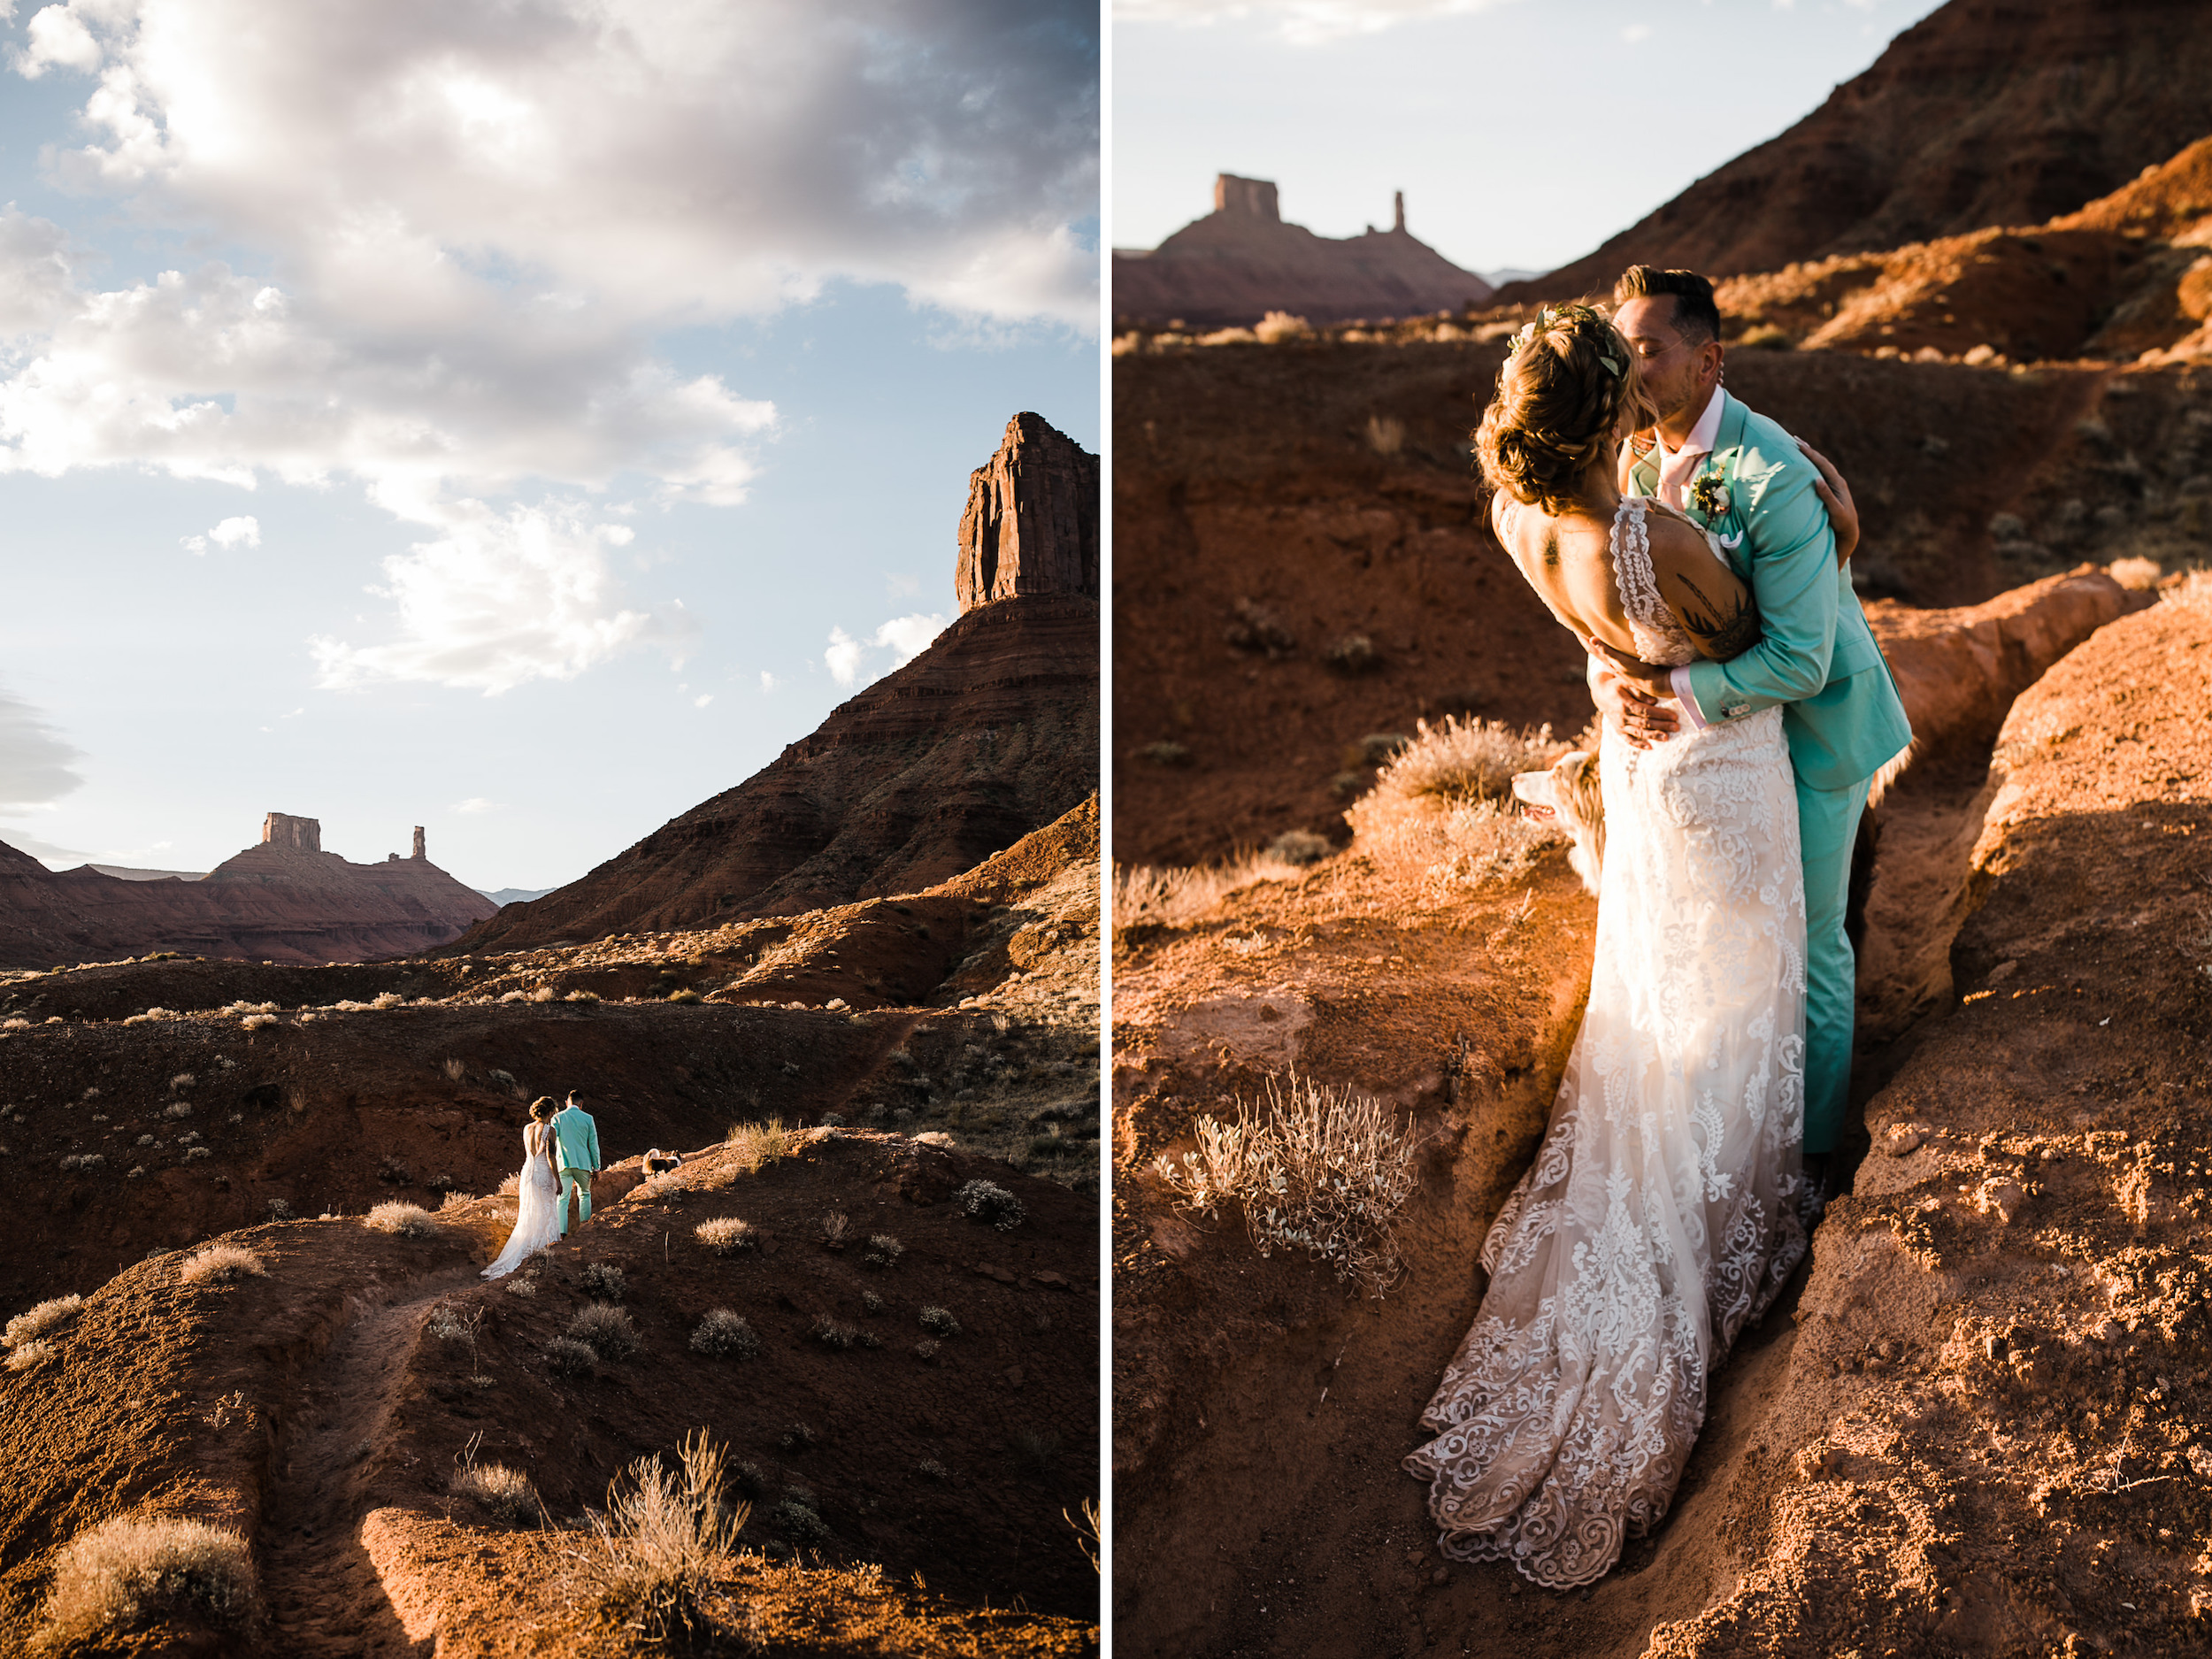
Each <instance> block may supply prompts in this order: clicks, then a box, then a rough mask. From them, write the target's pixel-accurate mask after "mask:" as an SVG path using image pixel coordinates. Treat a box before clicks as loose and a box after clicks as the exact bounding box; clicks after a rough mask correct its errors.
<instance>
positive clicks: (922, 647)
mask: <svg viewBox="0 0 2212 1659" xmlns="http://www.w3.org/2000/svg"><path fill="white" fill-rule="evenodd" d="M946 621H947V618H943V617H926V616H922V615H920V614H918V613H917V614H916V615H913V616H910V617H894V618H892V619H891V620H890V621H888V622H887V623H885V624H883V626H880V627H879V628H878V629H877V630H876V631H875V634H874V636H873V637H872V638H871V639H868V640H865V641H863V640H856V639H855V638H854V637H853V636H852V635H851V634H848V633H846V632H845V630H844V629H842V628H832V629H831V630H830V643H829V649H827V650H826V651H825V652H823V653H822V660H823V661H824V662H826V663H827V664H829V671H830V678H831V679H833V680H835V681H836V682H837V683H838V684H839V685H841V686H844V687H851V686H853V685H856V684H857V683H858V681H859V679H860V670H861V665H862V663H863V661H864V658H865V657H867V656H868V654H869V653H870V652H871V651H879V650H889V651H891V652H893V653H895V656H896V657H897V660H896V661H895V662H892V663H890V664H887V665H886V666H884V667H882V668H871V669H870V670H869V673H868V678H869V679H870V680H875V679H877V678H879V676H881V675H883V674H887V673H888V672H891V670H892V669H895V668H903V667H905V666H906V665H907V664H909V663H910V662H912V661H913V660H914V659H915V658H916V657H919V656H920V655H921V654H922V653H923V652H924V651H926V650H927V649H929V646H930V641H933V640H934V639H935V638H936V637H937V636H938V635H939V634H942V633H943V632H944V631H945V625H946ZM761 680H762V681H763V684H764V686H765V684H766V681H767V680H768V676H767V675H765V674H763V675H762V676H761Z"/></svg>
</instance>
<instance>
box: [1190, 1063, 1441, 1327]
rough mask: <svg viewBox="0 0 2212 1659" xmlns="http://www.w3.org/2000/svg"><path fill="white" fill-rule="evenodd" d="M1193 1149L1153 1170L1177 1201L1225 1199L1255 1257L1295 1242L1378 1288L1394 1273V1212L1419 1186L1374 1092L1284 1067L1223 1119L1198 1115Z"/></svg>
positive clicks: (1412, 1149)
mask: <svg viewBox="0 0 2212 1659" xmlns="http://www.w3.org/2000/svg"><path fill="white" fill-rule="evenodd" d="M1193 1127H1194V1133H1195V1134H1196V1136H1197V1141H1198V1147H1197V1149H1196V1150H1195V1151H1192V1152H1186V1153H1184V1154H1183V1156H1181V1158H1180V1159H1177V1158H1173V1157H1169V1156H1160V1157H1158V1158H1156V1159H1155V1160H1154V1161H1153V1165H1152V1167H1153V1170H1154V1172H1155V1173H1156V1174H1157V1175H1158V1176H1159V1178H1160V1179H1162V1180H1163V1181H1164V1182H1165V1183H1166V1184H1167V1185H1168V1186H1170V1187H1172V1188H1174V1189H1175V1191H1176V1192H1178V1193H1179V1194H1181V1195H1182V1206H1183V1208H1185V1209H1187V1210H1203V1211H1204V1212H1206V1213H1207V1214H1209V1215H1211V1214H1213V1213H1215V1212H1216V1211H1217V1210H1219V1209H1220V1208H1221V1206H1222V1205H1224V1204H1226V1203H1231V1202H1234V1203H1236V1204H1237V1205H1239V1206H1240V1208H1241V1209H1242V1210H1243V1211H1244V1225H1245V1229H1246V1231H1247V1232H1248V1233H1250V1234H1251V1238H1252V1243H1253V1246H1254V1248H1256V1249H1257V1250H1258V1251H1259V1253H1260V1254H1261V1255H1262V1256H1269V1255H1272V1254H1273V1253H1274V1252H1275V1251H1276V1250H1279V1249H1301V1250H1303V1251H1305V1253H1306V1254H1307V1256H1309V1257H1310V1258H1311V1259H1312V1260H1315V1261H1325V1262H1327V1263H1330V1264H1331V1265H1333V1267H1334V1268H1335V1269H1336V1276H1337V1278H1339V1279H1350V1280H1355V1281H1356V1282H1357V1283H1358V1284H1359V1285H1360V1286H1362V1287H1363V1289H1365V1290H1366V1291H1367V1292H1368V1293H1369V1294H1371V1295H1376V1296H1380V1295H1381V1294H1383V1293H1384V1292H1385V1291H1386V1290H1387V1289H1389V1287H1390V1286H1391V1285H1392V1284H1394V1282H1396V1279H1397V1278H1398V1274H1399V1271H1400V1261H1399V1256H1398V1246H1397V1240H1396V1236H1395V1221H1396V1217H1397V1214H1398V1212H1399V1210H1402V1209H1403V1208H1404V1207H1405V1203H1406V1201H1407V1200H1408V1199H1409V1198H1410V1197H1412V1196H1413V1193H1414V1189H1415V1188H1416V1187H1418V1186H1419V1185H1420V1174H1419V1171H1417V1169H1416V1168H1415V1164H1414V1159H1415V1155H1416V1153H1417V1151H1418V1149H1419V1147H1420V1142H1419V1141H1417V1140H1416V1139H1415V1138H1414V1136H1413V1135H1412V1134H1411V1133H1409V1131H1407V1130H1405V1129H1402V1128H1401V1127H1400V1126H1399V1125H1398V1122H1397V1120H1396V1118H1395V1116H1394V1114H1393V1113H1392V1112H1391V1111H1390V1110H1389V1109H1387V1108H1386V1107H1385V1106H1384V1105H1383V1104H1382V1102H1380V1101H1378V1100H1373V1099H1371V1098H1370V1097H1368V1096H1366V1095H1362V1094H1354V1093H1353V1092H1352V1091H1351V1090H1350V1089H1348V1088H1344V1087H1334V1088H1332V1087H1325V1086H1324V1085H1321V1084H1318V1083H1316V1082H1315V1081H1314V1080H1313V1079H1310V1078H1307V1079H1300V1078H1299V1077H1297V1076H1296V1074H1292V1075H1291V1076H1290V1077H1289V1078H1288V1079H1286V1080H1284V1081H1281V1082H1279V1081H1278V1080H1277V1079H1269V1081H1268V1085H1267V1092H1266V1094H1265V1096H1264V1098H1263V1102H1262V1103H1261V1105H1260V1107H1259V1108H1258V1109H1257V1110H1251V1109H1248V1108H1247V1107H1246V1106H1245V1104H1244V1102H1242V1101H1239V1102H1237V1117H1236V1121H1235V1122H1234V1123H1224V1122H1222V1121H1221V1120H1220V1119H1218V1118H1198V1119H1197V1120H1196V1121H1195V1123H1194V1125H1193Z"/></svg>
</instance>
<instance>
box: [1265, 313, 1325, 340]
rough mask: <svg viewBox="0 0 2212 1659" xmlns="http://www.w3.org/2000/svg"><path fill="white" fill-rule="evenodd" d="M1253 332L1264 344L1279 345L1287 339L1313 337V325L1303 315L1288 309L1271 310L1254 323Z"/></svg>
mask: <svg viewBox="0 0 2212 1659" xmlns="http://www.w3.org/2000/svg"><path fill="white" fill-rule="evenodd" d="M1252 333H1253V334H1254V335H1255V336H1256V337H1257V339H1258V340H1259V342H1260V343H1261V344H1263V345H1269V346H1272V345H1278V344H1279V343H1281V342H1283V341H1286V340H1305V339H1310V338H1311V336H1312V334H1313V326H1312V325H1311V324H1310V323H1309V322H1307V321H1306V319H1304V318H1302V317H1294V316H1292V315H1291V314H1290V313H1289V312H1288V311H1270V312H1268V313H1267V315H1266V316H1264V317H1263V318H1261V319H1259V321H1257V322H1256V323H1254V324H1253V325H1252Z"/></svg>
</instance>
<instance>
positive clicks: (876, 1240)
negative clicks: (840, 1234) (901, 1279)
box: [860, 1233, 906, 1267]
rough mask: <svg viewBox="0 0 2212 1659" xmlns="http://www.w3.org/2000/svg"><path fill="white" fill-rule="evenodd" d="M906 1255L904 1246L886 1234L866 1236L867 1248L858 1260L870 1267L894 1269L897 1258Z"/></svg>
mask: <svg viewBox="0 0 2212 1659" xmlns="http://www.w3.org/2000/svg"><path fill="white" fill-rule="evenodd" d="M905 1254H906V1246H904V1245H903V1244H901V1243H900V1242H899V1241H898V1240H896V1239H895V1238H893V1237H892V1236H891V1235H890V1234H889V1233H870V1234H869V1235H868V1248H867V1249H866V1250H865V1251H864V1252H863V1253H862V1255H861V1257H860V1259H861V1260H862V1261H863V1262H864V1263H866V1264H867V1265H868V1266H870V1267H896V1266H897V1265H898V1262H899V1257H901V1256H904V1255H905Z"/></svg>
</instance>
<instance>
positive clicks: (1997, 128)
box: [1117, 0, 2212, 302]
mask: <svg viewBox="0 0 2212 1659" xmlns="http://www.w3.org/2000/svg"><path fill="white" fill-rule="evenodd" d="M2208 132H2212V12H2208V11H2207V10H2206V9H2205V8H2204V7H2203V6H2200V5H2197V4H2192V3H2191V0H2056V3H2055V4H2025V3H2024V0H1952V3H1951V4H1948V5H1947V6H1945V7H1943V8H1942V9H1941V10H1940V11H1939V12H1935V13H1934V14H1932V16H1930V17H1928V18H1926V19H1923V20H1922V21H1921V22H1919V23H1917V24H1916V25H1915V26H1914V27H1911V28H1909V29H1907V30H1906V31H1905V32H1904V33H1903V34H1901V35H1899V36H1898V37H1897V38H1896V39H1895V40H1894V41H1893V42H1891V43H1890V46H1889V49H1888V50H1886V51H1885V52H1884V53H1883V54H1882V56H1881V57H1880V58H1878V59H1877V60H1876V61H1875V64H1874V65H1873V67H1872V68H1870V69H1869V70H1867V72H1866V73H1863V74H1862V75H1860V76H1858V77H1856V78H1855V79H1854V80H1851V81H1846V82H1845V83H1844V84H1843V85H1841V86H1839V87H1838V88H1836V89H1835V91H1834V92H1833V93H1832V95H1830V96H1829V98H1828V101H1827V102H1826V103H1824V104H1822V105H1821V106H1820V108H1819V109H1817V110H1816V111H1813V113H1812V114H1810V115H1809V116H1807V117H1806V118H1805V119H1803V120H1801V121H1800V122H1799V123H1798V124H1797V125H1796V126H1794V127H1791V128H1790V129H1789V130H1788V131H1787V132H1786V133H1784V134H1781V135H1780V136H1779V137H1778V138H1775V139H1772V140H1770V141H1769V142H1766V143H1764V144H1762V145H1760V146H1759V147H1758V148H1757V149H1755V150H1748V151H1747V152H1745V153H1744V154H1743V155H1741V156H1739V157H1737V158H1736V159H1735V160H1733V161H1732V162H1730V163H1729V164H1728V165H1726V166H1724V167H1722V168H1721V169H1719V170H1718V171H1717V172H1716V173H1709V174H1707V175H1706V176H1705V177H1704V178H1702V179H1701V180H1698V181H1697V182H1696V183H1695V184H1694V185H1692V186H1691V187H1690V188H1688V189H1687V190H1685V191H1684V192H1683V193H1682V194H1681V195H1680V196H1676V197H1675V198H1674V199H1673V200H1672V201H1671V202H1669V203H1667V204H1665V205H1664V206H1663V207H1661V208H1660V209H1659V210H1658V211H1655V212H1654V213H1652V214H1651V215H1650V216H1649V217H1648V218H1647V219H1643V220H1642V221H1640V223H1638V224H1636V225H1635V226H1632V227H1631V228H1629V229H1628V230H1625V231H1624V232H1622V233H1621V234H1619V235H1617V236H1615V237H1614V238H1612V239H1611V240H1610V241H1609V242H1606V243H1605V244H1604V245H1603V246H1602V247H1601V248H1599V249H1598V250H1596V251H1595V252H1594V253H1591V254H1589V255H1588V256H1586V257H1584V258H1581V259H1578V260H1576V261H1575V262H1574V263H1573V264H1572V265H1565V266H1563V267H1562V268H1561V269H1559V270H1556V271H1554V272H1552V273H1549V274H1548V275H1546V276H1543V277H1540V278H1536V279H1534V280H1531V281H1528V282H1525V283H1513V284H1509V286H1508V287H1507V288H1503V289H1502V290H1501V291H1500V295H1499V297H1500V299H1501V300H1503V301H1507V302H1517V301H1520V300H1525V299H1535V298H1539V297H1542V298H1555V297H1560V296H1571V295H1579V294H1583V293H1591V292H1604V291H1606V290H1607V289H1608V288H1609V287H1610V285H1611V283H1612V281H1613V279H1614V278H1615V277H1616V276H1617V275H1618V274H1619V273H1620V272H1621V270H1622V269H1623V267H1624V266H1626V265H1632V264H1637V263H1639V262H1641V263H1647V264H1653V265H1676V266H1680V265H1686V266H1689V267H1692V268H1694V269H1696V270H1700V271H1704V272H1707V273H1710V274H1712V275H1715V276H1724V275H1733V274H1735V273H1740V272H1747V271H1773V270H1778V269H1779V268H1780V267H1782V266H1784V265H1788V264H1790V263H1792V262H1793V261H1801V260H1817V259H1823V258H1825V257H1828V256H1830V255H1834V254H1847V253H1857V252H1862V251H1865V250H1875V249H1888V248H1896V247H1900V246H1901V245H1903V244H1905V243H1907V242H1927V241H1930V240H1932V239H1935V238H1939V237H1944V236H1951V235H1957V234H1963V233H1966V232H1970V231H1975V230H1978V229H1980V228H1982V227H1985V226H1993V225H2037V224H2040V223H2042V222H2043V221H2045V220H2047V219H2055V218H2056V217H2057V216H2059V215H2060V214H2063V213H2070V212H2072V211H2074V210H2075V209H2077V208H2078V207H2080V206H2081V205H2082V204H2083V203H2085V202H2087V201H2089V200H2090V199H2091V198H2092V197H2094V196H2102V195H2104V194H2105V193H2107V192H2108V191H2110V190H2113V189H2116V188H2117V187H2119V186H2120V185H2121V184H2123V183H2124V182H2125V181H2126V180H2129V179H2131V178H2132V177H2134V176H2135V175H2136V174H2137V173H2139V172H2141V171H2142V170H2143V169H2144V168H2146V167H2151V166H2155V165H2158V164H2160V163H2162V162H2163V161H2165V160H2166V159H2167V158H2168V157H2170V156H2171V155H2172V154H2173V153H2174V151H2175V150H2176V149H2177V148H2178V147H2179V146H2180V145H2181V144H2183V143H2185V142H2188V141H2190V140H2192V139H2194V138H2197V137H2200V136H2201V135H2203V134H2206V133H2208ZM1117 264H1118V262H1117ZM1117 276H1118V271H1117Z"/></svg>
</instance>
